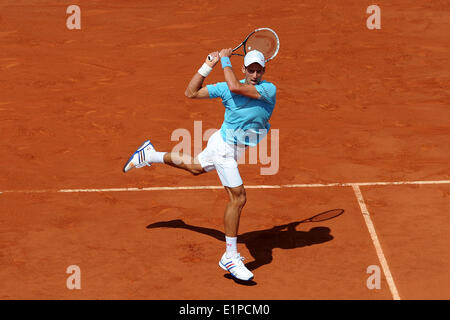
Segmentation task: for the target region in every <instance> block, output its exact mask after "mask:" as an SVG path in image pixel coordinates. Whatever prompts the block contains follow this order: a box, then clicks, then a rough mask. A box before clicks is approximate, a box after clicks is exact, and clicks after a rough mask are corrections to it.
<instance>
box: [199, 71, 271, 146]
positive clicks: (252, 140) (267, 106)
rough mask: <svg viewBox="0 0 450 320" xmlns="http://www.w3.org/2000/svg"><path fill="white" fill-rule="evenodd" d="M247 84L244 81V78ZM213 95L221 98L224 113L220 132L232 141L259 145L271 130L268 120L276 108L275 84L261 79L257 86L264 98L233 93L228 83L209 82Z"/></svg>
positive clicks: (228, 140)
mask: <svg viewBox="0 0 450 320" xmlns="http://www.w3.org/2000/svg"><path fill="white" fill-rule="evenodd" d="M240 82H241V83H244V82H245V80H241V81H240ZM206 87H207V89H208V93H209V97H210V98H222V103H223V105H224V106H225V116H224V121H223V124H222V127H221V128H220V133H221V135H222V138H223V140H224V141H226V142H228V143H230V144H237V143H239V144H245V145H249V146H256V145H257V144H258V143H259V141H260V140H261V139H262V138H263V137H264V136H265V135H266V134H267V132H268V131H269V129H270V124H269V119H270V116H271V115H272V112H273V108H274V107H275V96H276V87H275V85H274V84H273V83H270V82H267V81H264V80H263V81H261V82H260V83H258V84H257V85H255V88H256V90H257V91H258V92H259V94H260V95H261V97H260V98H259V99H252V98H250V97H246V96H242V95H239V94H236V93H233V92H231V91H230V89H229V88H228V85H227V83H226V82H219V83H216V84H213V85H207V86H206Z"/></svg>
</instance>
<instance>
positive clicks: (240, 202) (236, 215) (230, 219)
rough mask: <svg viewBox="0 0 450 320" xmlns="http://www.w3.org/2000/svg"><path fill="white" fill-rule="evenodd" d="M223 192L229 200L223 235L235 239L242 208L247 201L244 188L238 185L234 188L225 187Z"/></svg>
mask: <svg viewBox="0 0 450 320" xmlns="http://www.w3.org/2000/svg"><path fill="white" fill-rule="evenodd" d="M225 190H226V191H227V193H228V198H229V200H228V203H227V207H226V209H225V215H224V224H225V235H226V236H227V237H237V233H238V229H239V220H240V217H241V212H242V208H244V205H245V203H246V201H247V196H246V193H245V188H244V185H240V186H238V187H234V188H230V187H225Z"/></svg>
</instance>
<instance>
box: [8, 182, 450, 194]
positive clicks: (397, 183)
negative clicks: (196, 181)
mask: <svg viewBox="0 0 450 320" xmlns="http://www.w3.org/2000/svg"><path fill="white" fill-rule="evenodd" d="M425 184H450V180H435V181H394V182H352V183H310V184H282V185H245V188H246V189H281V188H320V187H353V186H389V185H425ZM211 189H223V186H180V187H145V188H103V189H59V190H52V189H41V190H3V191H0V193H46V192H48V193H52V192H62V193H81V192H126V191H131V192H136V191H170V190H211Z"/></svg>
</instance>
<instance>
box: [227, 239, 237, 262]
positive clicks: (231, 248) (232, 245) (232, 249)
mask: <svg viewBox="0 0 450 320" xmlns="http://www.w3.org/2000/svg"><path fill="white" fill-rule="evenodd" d="M225 241H226V243H227V251H226V255H227V258H231V257H234V256H236V255H237V237H227V236H225Z"/></svg>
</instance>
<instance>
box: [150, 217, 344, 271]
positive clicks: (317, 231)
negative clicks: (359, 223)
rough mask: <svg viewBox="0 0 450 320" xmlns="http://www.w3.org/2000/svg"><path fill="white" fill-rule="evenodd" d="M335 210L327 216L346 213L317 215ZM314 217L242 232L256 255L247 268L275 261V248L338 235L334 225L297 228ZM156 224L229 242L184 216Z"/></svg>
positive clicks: (240, 240)
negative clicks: (192, 223)
mask: <svg viewBox="0 0 450 320" xmlns="http://www.w3.org/2000/svg"><path fill="white" fill-rule="evenodd" d="M331 211H335V212H337V213H338V214H334V217H332V218H330V217H327V219H324V220H330V219H334V218H336V217H338V216H340V215H342V214H343V213H344V210H343V209H334V210H329V211H326V212H323V213H319V214H316V215H314V216H313V217H317V216H320V215H321V214H326V213H329V212H331ZM313 217H312V218H313ZM310 219H311V218H309V219H304V220H300V221H295V222H291V223H288V224H284V225H279V226H274V227H273V228H270V229H265V230H257V231H250V232H246V233H243V234H239V236H238V243H243V244H245V246H246V247H247V249H248V250H249V252H250V254H251V256H252V257H253V259H254V260H253V261H250V262H248V263H246V264H245V265H246V266H247V268H248V269H249V270H251V271H253V270H255V269H257V268H259V267H261V266H263V265H266V264H269V263H271V262H272V260H273V257H272V250H273V249H275V248H280V249H287V250H289V249H296V248H301V247H305V246H311V245H317V244H321V243H325V242H328V241H331V240H333V238H334V237H333V236H332V235H331V229H330V228H328V227H323V226H317V227H312V228H311V229H310V230H309V231H299V230H296V227H297V226H298V225H300V224H303V223H311V222H312V221H310ZM324 220H321V221H324ZM155 228H174V229H179V228H181V229H186V230H191V231H194V232H198V233H201V234H204V235H207V236H210V237H212V238H215V239H217V240H219V241H221V242H225V234H224V233H223V232H222V231H219V230H216V229H212V228H205V227H199V226H194V225H190V224H187V223H185V222H184V221H183V220H180V219H177V220H171V221H161V222H155V223H152V224H150V225H148V226H147V229H155Z"/></svg>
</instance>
